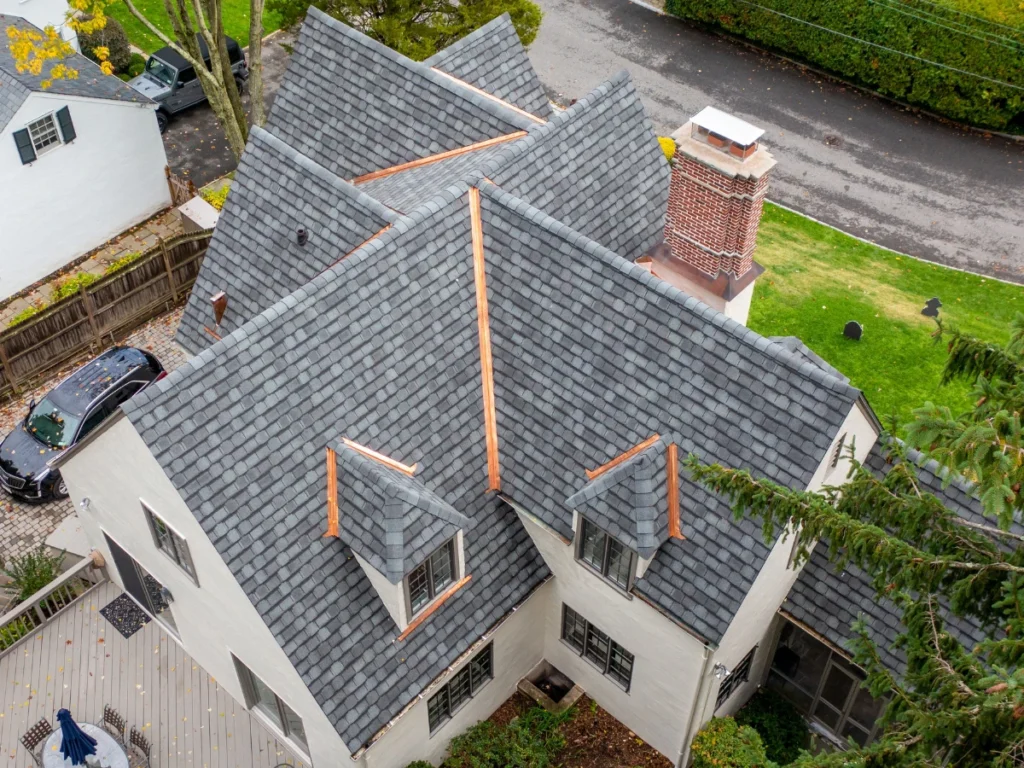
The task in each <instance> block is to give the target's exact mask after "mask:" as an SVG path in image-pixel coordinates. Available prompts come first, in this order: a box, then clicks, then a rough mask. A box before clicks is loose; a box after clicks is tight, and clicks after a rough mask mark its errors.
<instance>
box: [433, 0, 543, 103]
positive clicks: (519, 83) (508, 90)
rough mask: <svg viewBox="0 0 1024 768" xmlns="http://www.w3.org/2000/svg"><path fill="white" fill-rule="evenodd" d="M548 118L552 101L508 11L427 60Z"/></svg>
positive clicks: (442, 69)
mask: <svg viewBox="0 0 1024 768" xmlns="http://www.w3.org/2000/svg"><path fill="white" fill-rule="evenodd" d="M423 63H424V64H426V65H427V66H428V67H437V69H440V70H441V71H442V72H447V73H448V74H449V75H451V76H452V77H457V78H459V79H460V80H464V81H466V82H467V83H469V84H470V85H474V86H476V87H477V88H479V89H480V90H481V91H486V92H487V93H489V94H491V95H492V96H497V97H498V98H499V99H502V100H503V101H507V102H508V103H509V104H514V105H515V106H517V107H519V108H520V109H524V110H526V111H527V112H532V113H533V114H535V115H536V116H537V117H542V118H545V119H547V118H548V117H550V115H551V105H550V103H549V102H548V97H547V95H546V94H545V93H544V86H542V85H541V84H540V78H538V77H537V73H536V72H535V71H534V69H533V65H532V64H531V63H530V59H529V57H528V56H527V55H526V49H525V48H523V44H522V43H521V42H520V41H519V34H518V33H517V32H516V28H515V27H514V26H513V25H512V19H511V17H510V16H509V15H508V14H507V13H503V14H502V15H501V16H499V17H498V18H496V19H494V20H493V21H491V22H488V23H487V24H485V25H484V26H482V27H480V29H478V30H476V31H475V32H471V33H470V34H468V35H466V36H465V37H464V38H462V39H461V40H459V41H457V42H455V43H452V44H451V45H449V46H448V47H447V48H445V49H444V50H443V51H439V52H438V53H435V54H434V55H433V56H431V57H430V58H429V59H427V60H426V61H424V62H423Z"/></svg>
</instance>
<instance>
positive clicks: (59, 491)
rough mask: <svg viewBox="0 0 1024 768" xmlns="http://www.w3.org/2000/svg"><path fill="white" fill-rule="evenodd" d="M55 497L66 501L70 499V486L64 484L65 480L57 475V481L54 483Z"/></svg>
mask: <svg viewBox="0 0 1024 768" xmlns="http://www.w3.org/2000/svg"><path fill="white" fill-rule="evenodd" d="M53 495H54V497H55V498H58V499H66V498H67V497H68V484H67V483H65V482H64V478H63V477H61V476H60V475H57V479H56V480H54V481H53Z"/></svg>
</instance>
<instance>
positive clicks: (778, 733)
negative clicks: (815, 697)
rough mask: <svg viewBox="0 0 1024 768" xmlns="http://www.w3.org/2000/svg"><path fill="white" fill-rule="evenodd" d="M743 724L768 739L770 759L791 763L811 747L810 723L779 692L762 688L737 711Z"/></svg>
mask: <svg viewBox="0 0 1024 768" xmlns="http://www.w3.org/2000/svg"><path fill="white" fill-rule="evenodd" d="M736 722H737V723H738V724H739V725H749V726H750V727H751V728H753V729H754V730H755V731H757V733H758V735H759V736H760V737H761V741H763V742H764V751H765V752H766V753H767V755H768V759H769V760H772V761H774V762H776V763H778V764H779V765H788V764H789V763H791V762H793V761H794V760H796V759H797V757H799V756H800V750H802V749H807V747H808V746H810V732H809V731H808V730H807V723H806V722H805V721H804V719H803V718H802V717H801V716H800V713H799V712H797V711H796V708H795V707H794V706H793V705H792V704H790V703H789V702H788V701H786V700H785V699H784V698H782V696H780V695H779V694H777V693H776V692H775V691H769V690H767V689H765V688H762V689H761V690H759V691H758V692H757V693H755V694H754V697H753V698H752V699H751V700H750V701H748V702H747V703H746V705H745V706H744V707H743V709H741V710H740V711H739V712H737V713H736Z"/></svg>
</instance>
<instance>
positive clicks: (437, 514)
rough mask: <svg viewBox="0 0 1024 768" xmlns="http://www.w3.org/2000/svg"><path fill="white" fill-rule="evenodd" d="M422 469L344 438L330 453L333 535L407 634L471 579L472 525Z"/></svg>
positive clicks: (329, 515)
mask: <svg viewBox="0 0 1024 768" xmlns="http://www.w3.org/2000/svg"><path fill="white" fill-rule="evenodd" d="M417 469H418V467H417V465H415V464H413V465H411V466H410V465H407V464H402V463H401V462H398V461H396V460H394V459H391V458H389V457H387V456H384V455H383V454H380V453H378V452H376V451H374V450H373V449H371V448H368V447H366V446H363V445H360V444H358V443H355V442H353V441H351V440H348V439H344V438H343V439H341V440H338V441H335V442H334V443H332V444H331V445H329V446H328V449H327V483H328V531H327V534H326V535H328V536H330V535H336V536H338V537H339V538H340V539H341V540H342V541H344V542H345V543H346V544H348V546H349V547H350V548H351V549H352V552H353V554H354V555H355V557H356V560H357V561H358V562H359V565H360V566H361V567H362V569H363V571H364V572H365V573H366V576H367V578H368V579H369V580H370V583H371V584H372V585H373V587H374V589H376V590H377V593H378V594H379V595H380V598H381V600H382V601H383V603H384V605H385V606H386V607H387V609H388V613H390V614H391V618H392V619H394V621H395V624H396V625H397V627H398V629H399V631H401V632H404V631H406V630H407V629H409V628H410V625H412V624H414V623H415V622H416V620H417V619H418V618H419V617H421V616H423V615H425V614H426V613H427V612H429V610H430V608H431V606H432V605H434V604H435V603H437V602H438V601H440V600H442V599H444V597H445V596H446V595H447V594H449V593H450V592H451V591H452V590H453V589H454V588H455V587H456V586H457V585H458V584H460V582H462V581H463V580H464V578H465V576H466V573H465V571H466V561H465V554H464V549H463V531H464V530H465V528H466V527H467V526H468V524H469V521H468V519H467V518H466V517H465V516H464V515H462V514H460V513H459V512H457V511H456V510H455V509H454V508H453V507H452V506H451V505H449V504H448V503H447V502H446V501H445V500H444V499H442V498H441V497H440V496H438V495H437V494H436V493H435V492H434V491H432V490H431V489H430V488H428V487H427V486H426V485H424V483H423V482H422V481H421V480H420V479H419V478H417V477H416V474H417ZM332 492H333V493H332Z"/></svg>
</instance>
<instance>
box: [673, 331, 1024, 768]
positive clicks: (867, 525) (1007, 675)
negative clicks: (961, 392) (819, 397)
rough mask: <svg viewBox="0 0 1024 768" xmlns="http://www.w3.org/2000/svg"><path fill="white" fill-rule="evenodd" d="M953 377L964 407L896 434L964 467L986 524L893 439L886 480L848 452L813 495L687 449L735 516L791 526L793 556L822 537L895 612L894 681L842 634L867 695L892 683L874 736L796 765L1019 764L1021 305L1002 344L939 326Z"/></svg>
mask: <svg viewBox="0 0 1024 768" xmlns="http://www.w3.org/2000/svg"><path fill="white" fill-rule="evenodd" d="M937 335H938V336H940V337H941V336H942V335H943V329H942V328H941V326H940V328H939V330H938V332H937ZM962 378H967V379H970V380H973V381H974V382H975V384H974V392H973V395H972V398H973V399H974V401H975V402H974V404H973V407H972V408H970V409H969V410H967V411H966V412H964V413H961V414H953V413H952V412H951V411H950V410H949V409H948V408H945V407H941V408H940V407H937V406H935V405H932V404H931V403H928V404H926V405H925V406H924V407H922V408H920V409H918V410H916V411H915V412H914V421H913V423H912V424H910V425H908V428H907V432H906V440H907V442H908V443H909V444H910V445H911V446H913V447H916V448H918V449H919V450H921V451H922V452H923V453H925V454H927V455H928V456H929V457H931V458H934V459H936V460H937V461H938V462H939V463H940V464H941V466H942V467H943V468H944V469H945V471H946V482H947V483H952V481H953V479H955V478H956V479H961V480H963V479H966V480H967V481H968V482H969V485H968V484H964V483H958V484H957V486H956V488H960V487H961V486H962V487H965V488H969V489H970V492H971V493H973V494H974V495H975V496H976V497H977V498H978V499H980V502H981V504H982V507H983V509H984V512H985V515H986V517H991V518H992V523H991V524H988V523H979V522H972V521H968V520H965V519H963V518H962V517H961V516H959V515H957V514H956V513H955V512H953V511H951V510H949V509H947V508H946V507H945V506H944V505H943V504H942V502H941V501H940V500H939V499H937V498H936V497H935V496H934V495H932V494H931V493H929V492H928V490H927V489H926V488H925V487H924V486H922V485H921V483H920V482H919V481H918V477H917V472H916V467H915V465H914V463H913V462H912V461H910V460H908V458H907V455H906V448H905V446H904V445H903V443H901V442H900V441H897V440H889V441H888V450H889V451H890V456H889V460H890V463H891V465H892V466H891V467H890V469H889V471H888V473H887V474H886V475H885V476H884V477H878V476H876V475H875V474H874V473H873V472H872V471H871V470H870V469H869V468H868V467H866V466H863V465H861V464H859V463H857V462H856V461H854V462H853V467H852V469H851V471H850V474H849V477H848V479H847V482H846V484H845V485H843V486H842V488H838V487H828V488H824V489H823V490H822V491H821V492H820V493H809V492H806V491H794V490H792V489H789V488H786V487H784V486H781V485H778V484H776V483H773V482H771V481H768V480H765V479H763V478H758V477H754V476H752V475H751V474H750V473H748V472H746V471H744V470H738V469H732V468H725V467H722V466H719V465H704V464H701V462H700V460H699V457H697V456H690V458H689V459H688V461H687V467H688V469H689V471H690V472H691V474H692V476H693V477H694V479H695V480H697V481H698V482H700V483H702V484H703V485H705V486H706V487H707V488H709V489H711V490H713V491H715V492H717V493H719V494H721V495H723V496H724V497H726V498H727V499H728V500H729V501H730V503H731V504H732V506H733V510H734V512H735V514H736V515H737V516H738V517H739V516H743V515H750V516H752V517H754V518H757V519H759V520H760V521H761V522H762V523H763V530H764V534H765V536H766V538H767V539H769V540H771V539H774V537H775V535H776V534H777V533H780V532H784V531H791V530H794V529H795V530H796V531H797V533H796V535H797V536H798V558H799V559H800V560H801V561H804V560H806V558H807V556H808V554H809V549H810V548H811V547H812V546H814V545H815V543H816V542H820V543H818V546H824V547H828V554H829V557H830V559H831V560H832V561H833V562H834V563H835V564H836V566H837V567H842V566H843V565H844V564H846V563H853V564H855V565H857V566H859V567H860V568H862V569H863V570H864V571H865V572H867V573H868V574H869V575H870V576H871V577H872V579H873V582H874V586H875V588H876V589H877V590H878V594H879V597H885V598H887V599H888V600H890V601H892V602H893V603H894V604H895V605H896V606H897V608H898V609H899V610H900V611H901V613H902V620H903V624H904V628H903V631H902V632H901V634H900V635H899V636H898V638H897V641H896V642H897V646H898V647H900V648H902V649H903V651H904V652H905V654H906V657H907V668H906V671H905V673H904V674H903V676H902V677H901V678H898V677H896V676H895V675H894V673H893V671H892V670H890V669H887V668H886V667H885V666H884V665H883V663H882V661H881V657H880V655H879V653H878V649H877V647H876V646H875V644H874V642H873V640H872V638H871V637H870V635H869V633H868V630H867V627H866V626H865V624H864V623H863V622H862V621H858V622H857V623H855V624H854V627H853V637H852V639H851V640H850V643H849V647H850V650H851V651H852V652H853V656H854V659H855V661H856V662H857V663H858V664H860V665H861V666H862V667H863V668H864V670H865V671H866V672H867V681H866V685H867V687H868V688H869V689H870V691H871V693H872V694H873V695H875V696H882V695H885V694H889V693H891V695H892V700H891V702H890V704H889V705H888V707H887V708H886V712H885V714H884V720H883V724H884V730H883V733H882V735H881V736H880V737H879V738H878V740H877V741H876V742H874V743H873V744H871V745H870V746H868V747H858V746H856V745H851V749H850V751H848V752H845V753H838V754H829V755H816V756H810V755H805V756H804V757H802V758H801V759H800V760H798V761H797V762H796V763H794V765H798V766H801V768H811V766H816V767H818V768H833V767H835V768H837V767H838V766H844V768H858V767H860V766H863V767H864V768H875V767H876V766H877V767H878V768H881V767H882V766H885V767H886V768H903V767H904V766H914V767H915V768H917V767H921V768H924V767H927V766H935V768H940V767H944V766H979V767H980V766H985V767H986V768H989V767H991V766H996V767H998V768H1002V767H1008V766H1022V765H1024V670H1022V669H1021V668H1020V664H1019V662H1020V660H1021V656H1022V654H1024V546H1022V544H1024V536H1021V535H1019V534H1018V533H1016V532H1014V531H1012V530H1010V529H1011V523H1012V521H1013V519H1014V517H1015V515H1018V514H1019V513H1020V512H1021V510H1022V497H1021V493H1020V490H1021V483H1022V481H1024V435H1022V430H1021V414H1022V413H1024V315H1018V316H1017V318H1016V319H1015V320H1014V322H1013V324H1012V327H1011V338H1010V341H1009V342H1008V343H1007V344H1005V345H998V344H992V343H988V342H984V341H981V340H978V339H975V338H971V337H969V336H966V335H964V334H961V333H959V332H956V331H954V332H952V333H951V334H950V340H949V358H948V361H947V364H946V368H945V371H944V374H943V381H944V382H949V381H952V380H954V379H962ZM850 453H851V456H852V453H853V450H852V448H851V451H850ZM1018 530H1019V529H1018ZM952 617H959V618H960V619H973V620H974V621H976V622H978V623H980V624H981V625H982V626H983V627H984V629H985V633H986V637H987V639H986V640H985V641H984V642H982V643H980V644H978V645H977V647H973V648H965V647H964V646H963V645H962V644H961V642H960V641H959V640H958V639H957V637H956V636H955V635H954V634H951V633H950V632H949V631H948V630H947V619H949V618H952Z"/></svg>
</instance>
